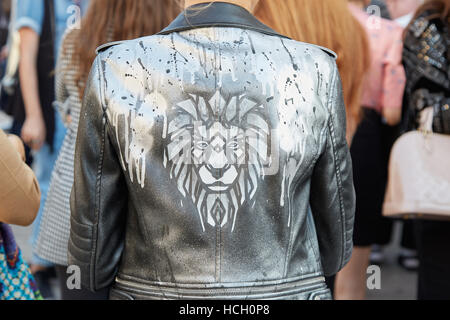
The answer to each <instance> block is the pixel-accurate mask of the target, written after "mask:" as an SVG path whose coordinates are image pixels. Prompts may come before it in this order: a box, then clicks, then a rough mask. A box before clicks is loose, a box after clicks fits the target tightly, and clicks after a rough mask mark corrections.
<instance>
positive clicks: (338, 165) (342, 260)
mask: <svg viewBox="0 0 450 320" xmlns="http://www.w3.org/2000/svg"><path fill="white" fill-rule="evenodd" d="M330 90H331V92H330V95H329V99H328V101H326V102H325V103H324V105H326V107H327V109H328V114H329V120H328V123H327V127H326V128H325V132H324V138H325V140H326V141H325V147H324V148H325V149H324V151H323V152H322V155H321V156H320V158H319V160H318V161H317V164H316V167H315V168H314V172H313V176H312V180H311V196H310V203H311V210H312V214H313V218H314V222H315V225H316V230H317V238H318V240H319V249H320V255H321V259H322V267H323V271H324V274H325V276H332V275H335V274H336V273H337V272H338V271H339V270H341V269H342V268H343V267H344V266H345V264H346V263H347V262H348V261H349V259H350V256H351V254H352V248H353V221H354V214H355V191H354V187H353V171H352V160H351V158H350V151H349V148H348V145H347V141H346V115H345V104H344V98H343V94H342V84H341V80H340V76H339V71H338V69H337V66H336V65H334V70H333V74H332V77H331V79H330Z"/></svg>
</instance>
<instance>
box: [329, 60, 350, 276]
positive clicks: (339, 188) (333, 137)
mask: <svg viewBox="0 0 450 320" xmlns="http://www.w3.org/2000/svg"><path fill="white" fill-rule="evenodd" d="M337 75H338V70H337V67H335V71H334V74H333V78H332V81H331V88H332V90H334V88H335V84H336V81H337V78H338V77H337ZM334 93H335V94H336V92H334ZM333 98H335V95H333V96H331V97H330V100H329V101H328V105H330V103H332V102H333ZM328 110H329V112H330V118H329V121H328V127H329V129H330V136H331V143H332V147H333V155H334V165H335V170H336V184H337V193H338V197H339V208H340V214H341V224H342V225H341V228H342V248H341V256H340V257H339V269H341V268H342V262H343V260H344V255H345V251H346V250H345V249H346V233H347V230H346V228H345V209H344V201H343V195H342V177H341V170H340V168H339V165H338V164H339V163H340V159H339V155H338V151H337V147H336V145H337V143H336V134H335V129H334V116H333V113H332V111H333V110H332V109H331V108H328Z"/></svg>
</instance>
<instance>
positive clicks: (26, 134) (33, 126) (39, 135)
mask: <svg viewBox="0 0 450 320" xmlns="http://www.w3.org/2000/svg"><path fill="white" fill-rule="evenodd" d="M45 136H46V128H45V122H44V119H43V118H42V116H31V117H27V118H26V120H25V122H24V124H23V127H22V132H21V137H22V140H23V141H24V142H25V143H26V144H27V145H28V146H29V147H30V148H31V149H32V150H34V151H39V150H40V149H41V148H42V146H43V145H44V143H45Z"/></svg>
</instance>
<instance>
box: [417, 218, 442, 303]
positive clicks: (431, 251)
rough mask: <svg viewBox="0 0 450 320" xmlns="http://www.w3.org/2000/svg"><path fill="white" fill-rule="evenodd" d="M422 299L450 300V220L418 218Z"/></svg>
mask: <svg viewBox="0 0 450 320" xmlns="http://www.w3.org/2000/svg"><path fill="white" fill-rule="evenodd" d="M415 231H416V239H417V247H418V248H417V249H418V254H419V260H420V266H419V283H418V299H419V300H450V222H447V221H416V223H415Z"/></svg>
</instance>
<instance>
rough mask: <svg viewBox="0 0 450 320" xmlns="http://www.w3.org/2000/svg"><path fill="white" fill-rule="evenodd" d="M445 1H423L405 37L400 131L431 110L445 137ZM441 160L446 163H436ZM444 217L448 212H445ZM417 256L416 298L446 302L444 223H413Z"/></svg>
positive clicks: (448, 61) (448, 10) (449, 291)
mask: <svg viewBox="0 0 450 320" xmlns="http://www.w3.org/2000/svg"><path fill="white" fill-rule="evenodd" d="M449 32H450V0H428V1H426V2H425V3H424V4H423V5H422V6H421V7H420V8H419V9H418V11H417V12H416V14H415V16H414V18H413V21H412V23H411V24H410V25H409V27H408V29H407V33H406V37H405V45H404V51H403V61H404V65H405V71H406V75H407V82H406V91H405V100H404V101H405V107H406V110H407V112H405V115H404V117H403V118H404V125H403V127H404V128H405V129H406V131H410V130H414V129H417V128H418V123H419V119H420V117H421V113H422V111H423V110H424V108H426V107H428V106H434V108H435V109H434V110H442V112H436V113H434V119H433V123H434V124H437V123H438V124H440V125H439V127H436V126H434V128H433V131H434V132H438V133H441V134H450V108H449V105H450V33H449ZM442 161H447V163H448V159H442ZM448 210H449V212H450V208H448ZM415 227H416V238H417V245H418V251H419V261H420V264H419V282H418V298H419V299H433V300H435V299H438V300H441V299H442V300H450V250H449V245H450V222H448V221H425V220H423V221H421V220H418V221H415Z"/></svg>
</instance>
